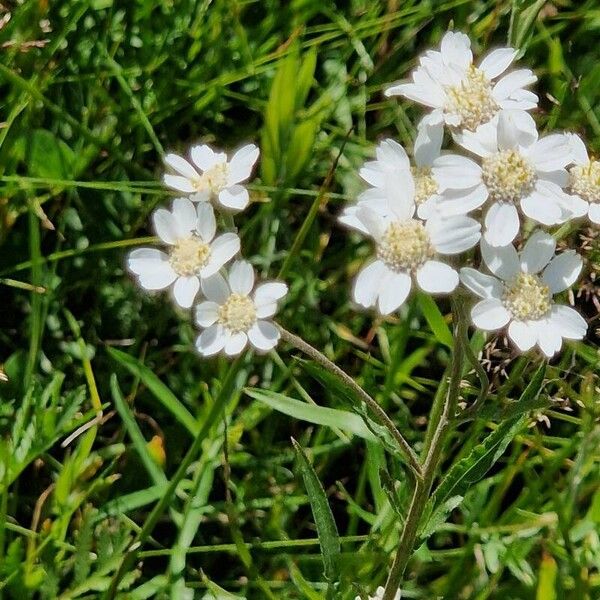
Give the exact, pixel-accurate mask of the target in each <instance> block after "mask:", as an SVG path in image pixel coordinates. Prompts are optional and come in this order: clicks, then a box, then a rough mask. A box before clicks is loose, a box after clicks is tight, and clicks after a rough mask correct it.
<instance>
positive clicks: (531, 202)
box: [433, 111, 587, 246]
mask: <svg viewBox="0 0 600 600" xmlns="http://www.w3.org/2000/svg"><path fill="white" fill-rule="evenodd" d="M460 143H461V145H463V146H464V147H465V148H466V149H467V150H470V151H471V152H473V153H474V154H476V155H478V156H479V157H480V161H479V164H478V163H477V162H475V161H474V160H472V159H470V158H467V157H465V156H460V155H458V154H445V155H442V156H440V158H438V159H436V160H435V161H434V165H433V174H434V177H435V178H436V181H437V182H438V184H439V186H440V189H441V198H440V200H439V201H438V202H437V206H438V208H439V210H440V211H441V212H442V214H446V215H453V214H466V213H468V212H470V211H472V210H474V209H476V208H479V207H480V206H483V205H484V204H487V205H488V207H489V208H488V209H487V212H486V214H485V218H484V225H485V227H484V234H483V238H484V239H485V240H486V241H487V242H488V243H489V244H490V245H492V246H505V245H507V244H510V243H512V241H513V240H514V239H515V237H516V236H517V234H518V232H519V228H520V224H521V222H520V218H519V209H520V211H521V212H522V213H523V214H524V215H525V216H527V217H529V218H531V219H533V220H534V221H537V222H538V223H542V224H543V225H555V224H557V223H564V222H565V221H567V220H569V219H571V218H574V217H579V216H582V215H583V214H585V211H586V209H587V205H586V204H585V203H584V202H582V201H580V200H579V199H577V198H575V197H573V196H569V195H568V194H566V193H565V192H564V191H563V189H562V188H563V187H565V186H566V185H567V182H568V173H567V171H566V169H565V167H566V166H567V165H568V164H570V163H571V161H572V157H571V150H570V145H569V138H568V137H567V136H566V135H565V134H552V135H547V136H544V137H542V138H539V139H538V136H537V131H536V129H535V123H534V122H533V119H532V118H531V116H530V115H528V114H527V113H525V112H522V111H504V112H503V113H502V114H501V115H500V116H499V118H498V119H497V120H494V121H491V122H490V123H488V124H486V125H483V126H481V127H480V128H479V129H478V130H477V131H476V132H475V133H471V132H465V133H464V134H463V136H462V140H461V142H460Z"/></svg>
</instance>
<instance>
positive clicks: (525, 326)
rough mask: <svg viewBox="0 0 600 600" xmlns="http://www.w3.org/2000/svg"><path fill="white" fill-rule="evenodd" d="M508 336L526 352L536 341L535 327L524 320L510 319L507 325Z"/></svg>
mask: <svg viewBox="0 0 600 600" xmlns="http://www.w3.org/2000/svg"><path fill="white" fill-rule="evenodd" d="M508 337H509V338H510V339H511V340H512V341H513V342H514V343H515V344H516V346H517V348H519V350H521V352H527V350H531V348H533V347H534V346H535V343H536V342H537V339H538V336H537V328H536V327H535V325H533V326H532V325H530V324H529V323H526V322H524V321H511V322H510V325H509V326H508Z"/></svg>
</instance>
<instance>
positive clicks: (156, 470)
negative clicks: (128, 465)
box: [110, 373, 167, 485]
mask: <svg viewBox="0 0 600 600" xmlns="http://www.w3.org/2000/svg"><path fill="white" fill-rule="evenodd" d="M110 391H111V393H112V397H113V401H114V403H115V408H116V409H117V412H118V413H119V416H120V417H121V419H122V420H123V424H124V425H125V428H126V429H127V433H128V434H129V437H130V438H131V441H132V442H133V446H134V448H135V450H136V452H137V453H138V455H139V457H140V460H141V461H142V464H143V465H144V467H145V468H146V471H148V474H149V475H150V477H151V478H152V481H153V482H154V483H155V484H157V485H158V484H161V483H166V482H167V478H166V477H165V474H164V473H163V472H162V470H161V469H160V467H159V466H158V465H157V464H156V463H155V462H154V460H153V459H152V457H151V456H150V453H149V452H148V449H147V448H146V440H145V439H144V436H143V435H142V432H141V431H140V428H139V427H138V424H137V423H136V422H135V419H134V418H133V415H132V414H131V410H129V406H127V402H125V398H123V394H121V390H120V388H119V383H118V381H117V376H116V375H115V374H114V373H113V374H112V375H111V378H110Z"/></svg>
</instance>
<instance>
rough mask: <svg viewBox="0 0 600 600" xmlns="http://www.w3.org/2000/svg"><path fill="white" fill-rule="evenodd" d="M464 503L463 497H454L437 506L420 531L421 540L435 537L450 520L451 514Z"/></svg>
mask: <svg viewBox="0 0 600 600" xmlns="http://www.w3.org/2000/svg"><path fill="white" fill-rule="evenodd" d="M462 501H463V496H452V497H451V498H448V500H446V501H445V502H444V503H443V504H441V505H440V506H437V507H436V508H435V509H434V511H433V513H432V514H431V516H430V517H429V518H428V519H427V522H426V523H425V524H424V526H423V527H422V529H421V530H420V532H419V537H420V538H421V539H427V538H428V537H429V536H430V535H433V534H434V533H435V532H436V531H437V530H438V529H439V528H440V527H441V526H442V525H443V524H444V523H445V522H446V521H447V520H448V516H449V515H450V513H451V512H452V511H453V510H454V509H455V508H456V507H457V506H459V505H460V503H461V502H462Z"/></svg>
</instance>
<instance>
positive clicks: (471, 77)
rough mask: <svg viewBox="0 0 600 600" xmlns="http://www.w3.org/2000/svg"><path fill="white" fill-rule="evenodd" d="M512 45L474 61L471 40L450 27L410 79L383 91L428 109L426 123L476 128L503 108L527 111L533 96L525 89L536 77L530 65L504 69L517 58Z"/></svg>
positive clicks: (534, 104)
mask: <svg viewBox="0 0 600 600" xmlns="http://www.w3.org/2000/svg"><path fill="white" fill-rule="evenodd" d="M516 55H517V51H516V50H514V49H513V48H498V49H496V50H493V51H492V52H490V53H489V54H487V55H486V56H485V57H484V58H483V60H481V62H480V63H479V64H478V65H477V66H476V65H475V64H474V62H473V52H472V51H471V40H470V39H469V38H468V37H467V36H466V35H465V34H464V33H459V32H453V31H449V32H447V33H446V34H445V35H444V37H443V38H442V42H441V46H440V50H439V51H438V50H428V51H427V52H426V53H425V54H424V55H422V56H421V57H420V59H419V66H418V67H417V69H415V71H414V72H413V73H412V81H410V82H406V83H400V84H398V85H393V86H391V87H389V88H388V89H387V90H386V91H385V94H386V96H404V97H405V98H408V99H410V100H413V101H415V102H418V103H420V104H423V105H424V106H427V107H429V108H431V109H432V112H431V113H430V116H429V118H430V123H431V124H433V123H435V124H439V125H440V126H442V127H443V125H444V124H446V125H448V126H449V127H451V128H453V130H456V131H459V130H469V131H476V130H477V128H478V127H479V126H481V125H483V124H485V123H488V122H489V121H491V120H492V119H493V118H494V117H495V116H496V115H497V114H499V113H500V112H501V111H502V110H506V109H511V110H515V109H517V110H531V109H533V108H535V107H536V106H537V101H538V98H537V96H536V95H535V94H534V93H533V92H531V91H529V90H527V89H525V88H526V87H527V86H529V85H531V84H532V83H534V82H535V81H536V80H537V77H536V76H535V75H534V74H533V72H532V71H531V70H530V69H518V70H514V71H510V72H508V73H506V71H507V69H508V68H509V67H510V65H511V64H512V63H513V61H514V59H515V58H516Z"/></svg>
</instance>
